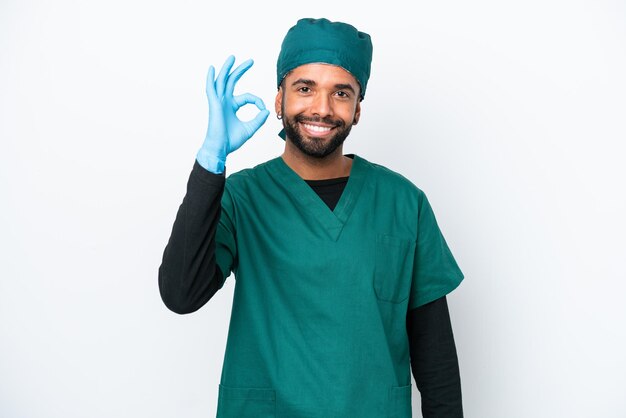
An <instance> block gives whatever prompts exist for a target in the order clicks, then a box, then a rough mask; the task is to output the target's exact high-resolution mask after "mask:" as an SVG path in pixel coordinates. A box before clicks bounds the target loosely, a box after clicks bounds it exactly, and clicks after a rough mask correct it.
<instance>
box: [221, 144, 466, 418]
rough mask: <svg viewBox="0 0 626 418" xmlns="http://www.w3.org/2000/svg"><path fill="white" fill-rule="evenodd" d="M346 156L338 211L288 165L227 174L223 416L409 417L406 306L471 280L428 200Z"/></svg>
mask: <svg viewBox="0 0 626 418" xmlns="http://www.w3.org/2000/svg"><path fill="white" fill-rule="evenodd" d="M348 156H349V157H352V158H353V164H352V169H351V172H350V177H349V180H348V183H347V184H346V187H345V189H344V191H343V194H342V195H341V198H340V200H339V202H338V203H337V205H336V207H335V209H334V211H331V210H330V209H329V207H328V206H327V205H326V204H325V203H324V202H323V201H322V199H320V198H319V196H318V195H317V194H316V193H315V192H314V191H313V190H312V189H311V187H310V186H309V185H308V184H307V183H306V182H305V181H304V180H303V179H302V178H301V177H300V176H299V175H298V174H297V173H296V172H295V171H293V170H292V169H291V168H290V167H289V166H288V165H287V164H286V163H285V162H284V160H283V159H282V158H281V157H276V158H274V159H272V160H269V161H267V162H265V163H263V164H259V165H257V166H256V167H254V168H250V169H245V170H242V171H239V172H237V173H234V174H232V175H230V176H229V177H228V178H227V179H226V185H225V189H224V195H223V197H222V213H221V216H220V223H219V226H218V229H217V233H216V259H217V264H218V267H219V268H220V270H221V271H222V273H223V274H224V278H225V279H224V280H226V277H228V275H229V274H230V272H231V271H232V272H233V273H234V274H235V278H236V285H235V290H234V301H233V307H232V313H231V319H230V328H229V333H228V342H227V345H226V353H225V357H224V365H223V369H222V376H221V382H220V386H219V400H218V411H217V417H218V418H270V417H276V418H330V417H337V418H349V417H354V418H408V417H411V372H410V362H409V344H408V337H407V331H406V316H407V310H409V309H412V308H416V307H418V306H420V305H423V304H425V303H428V302H430V301H433V300H435V299H437V298H439V297H441V296H444V295H446V294H448V293H449V292H450V291H452V290H453V289H454V288H456V287H457V286H458V285H459V283H460V282H461V280H462V279H463V273H462V272H461V270H460V269H459V267H458V265H457V263H456V262H455V260H454V258H453V256H452V254H451V252H450V250H449V248H448V246H447V244H446V242H445V240H444V237H443V235H442V234H441V232H440V230H439V228H438V226H437V222H436V220H435V216H434V214H433V211H432V209H431V207H430V205H429V203H428V200H427V198H426V196H425V194H424V192H422V191H421V190H420V189H418V188H417V187H416V186H415V185H413V184H412V183H411V182H410V181H409V180H407V179H406V178H405V177H403V176H401V175H400V174H398V173H395V172H393V171H391V170H389V169H387V168H385V167H383V166H381V165H378V164H374V163H371V162H369V161H367V160H366V159H364V158H362V157H359V156H358V155H348ZM223 284H224V283H223V282H222V283H221V285H220V287H222V286H223Z"/></svg>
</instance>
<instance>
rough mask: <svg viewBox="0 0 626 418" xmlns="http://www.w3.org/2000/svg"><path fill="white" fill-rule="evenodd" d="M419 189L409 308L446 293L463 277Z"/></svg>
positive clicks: (425, 198)
mask: <svg viewBox="0 0 626 418" xmlns="http://www.w3.org/2000/svg"><path fill="white" fill-rule="evenodd" d="M419 193H420V195H419V196H418V221H417V240H416V246H415V258H414V264H413V273H412V282H411V294H410V296H409V306H408V309H409V310H410V309H414V308H417V307H418V306H421V305H424V304H426V303H428V302H432V301H434V300H435V299H438V298H440V297H442V296H445V295H447V294H448V293H450V292H451V291H453V290H454V289H456V287H457V286H458V285H459V284H460V283H461V281H462V280H463V277H464V275H463V273H462V272H461V269H460V268H459V266H458V265H457V263H456V261H455V259H454V257H453V255H452V252H451V251H450V248H449V247H448V244H447V243H446V240H445V238H444V237H443V234H442V233H441V230H440V229H439V226H438V225H437V220H436V219H435V214H434V212H433V209H432V207H431V206H430V203H429V201H428V198H427V197H426V195H425V194H424V192H422V191H421V190H420V191H419Z"/></svg>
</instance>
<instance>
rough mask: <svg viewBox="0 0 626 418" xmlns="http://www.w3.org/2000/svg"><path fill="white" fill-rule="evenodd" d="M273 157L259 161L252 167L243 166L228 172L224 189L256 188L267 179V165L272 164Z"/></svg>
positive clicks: (244, 190) (244, 189)
mask: <svg viewBox="0 0 626 418" xmlns="http://www.w3.org/2000/svg"><path fill="white" fill-rule="evenodd" d="M273 161H274V159H271V160H268V161H265V162H262V163H259V164H257V165H255V166H254V167H250V168H244V169H242V170H239V171H236V172H234V173H231V174H229V175H228V176H227V177H226V189H227V190H228V191H229V192H231V193H232V192H234V191H238V192H240V193H241V192H246V191H250V190H254V189H257V190H258V187H259V186H260V185H262V184H264V183H265V182H266V181H267V180H268V179H267V175H268V174H267V173H268V170H267V167H268V165H270V164H272V163H273Z"/></svg>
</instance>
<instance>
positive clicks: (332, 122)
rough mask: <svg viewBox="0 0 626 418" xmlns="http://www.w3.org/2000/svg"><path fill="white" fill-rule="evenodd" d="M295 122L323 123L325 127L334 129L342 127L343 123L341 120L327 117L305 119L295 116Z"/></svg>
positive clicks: (301, 116) (304, 117) (305, 117)
mask: <svg viewBox="0 0 626 418" xmlns="http://www.w3.org/2000/svg"><path fill="white" fill-rule="evenodd" d="M294 119H295V120H296V122H315V123H324V124H327V125H332V126H335V127H340V126H344V125H345V123H344V122H343V121H342V120H341V119H332V118H330V117H328V116H326V117H323V118H321V117H319V116H318V117H307V116H303V115H297V116H296V117H295V118H294Z"/></svg>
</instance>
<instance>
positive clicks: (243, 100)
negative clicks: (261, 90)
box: [233, 93, 265, 111]
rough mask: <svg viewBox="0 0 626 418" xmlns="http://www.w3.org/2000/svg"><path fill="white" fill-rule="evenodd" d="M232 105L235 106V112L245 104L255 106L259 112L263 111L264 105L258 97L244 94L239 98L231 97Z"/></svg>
mask: <svg viewBox="0 0 626 418" xmlns="http://www.w3.org/2000/svg"><path fill="white" fill-rule="evenodd" d="M233 103H234V104H235V109H234V110H235V111H237V110H239V108H240V107H242V106H245V105H247V104H253V105H255V106H256V107H257V108H258V109H259V110H265V103H263V100H261V98H260V97H258V96H255V95H254V94H250V93H245V94H241V95H239V96H235V97H233Z"/></svg>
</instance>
